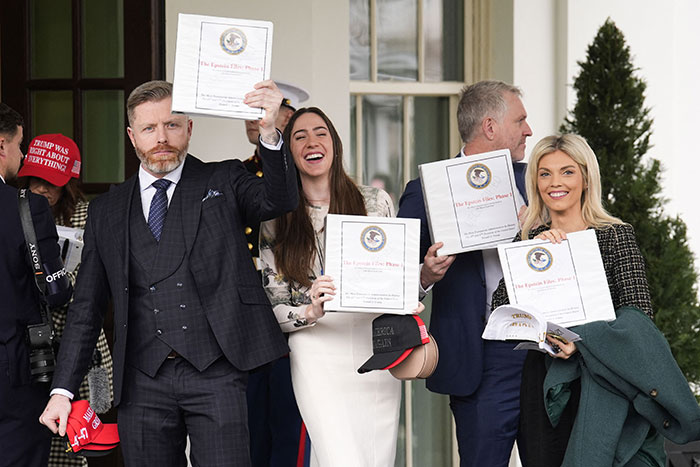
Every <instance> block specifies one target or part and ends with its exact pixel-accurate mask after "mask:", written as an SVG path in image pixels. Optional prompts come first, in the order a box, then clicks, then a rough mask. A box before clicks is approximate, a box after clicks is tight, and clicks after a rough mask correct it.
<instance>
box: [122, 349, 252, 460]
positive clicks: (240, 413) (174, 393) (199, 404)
mask: <svg viewBox="0 0 700 467" xmlns="http://www.w3.org/2000/svg"><path fill="white" fill-rule="evenodd" d="M124 376H125V381H124V385H125V386H124V395H123V400H122V402H121V404H120V405H119V407H118V412H117V422H118V426H119V438H120V440H121V446H122V452H123V453H124V460H125V464H126V465H128V466H129V467H139V466H142V467H153V466H156V465H167V466H173V467H176V466H183V467H184V466H186V465H187V459H186V457H185V444H186V437H187V435H189V437H190V460H191V461H192V465H194V466H231V465H235V466H244V467H245V466H249V465H250V454H249V441H248V420H247V417H248V415H247V407H246V395H245V393H246V385H247V382H248V374H247V372H241V371H239V370H238V369H236V368H235V367H234V366H233V365H231V364H230V363H229V362H228V360H226V359H225V358H224V357H222V358H220V359H219V360H217V361H216V362H214V363H213V364H212V365H210V366H209V367H208V368H207V369H206V370H204V371H202V372H199V371H198V370H197V369H196V368H195V367H193V366H192V365H191V364H190V363H188V362H187V360H185V359H183V358H182V357H177V358H174V359H167V360H166V361H165V362H164V363H163V365H162V366H161V367H160V369H159V370H158V373H157V374H156V376H155V377H154V378H151V377H149V376H148V375H146V374H145V373H142V372H141V371H139V370H137V369H136V368H133V367H129V366H127V367H126V371H125V375H124Z"/></svg>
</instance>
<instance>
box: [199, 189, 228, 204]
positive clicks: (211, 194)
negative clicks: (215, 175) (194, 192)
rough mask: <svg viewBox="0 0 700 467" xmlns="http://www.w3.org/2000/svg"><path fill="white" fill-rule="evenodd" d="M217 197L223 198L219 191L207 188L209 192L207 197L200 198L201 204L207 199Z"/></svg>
mask: <svg viewBox="0 0 700 467" xmlns="http://www.w3.org/2000/svg"><path fill="white" fill-rule="evenodd" d="M217 196H224V194H223V193H222V192H220V191H219V190H212V189H211V188H209V191H208V192H207V196H205V197H204V198H202V203H203V202H205V201H206V200H208V199H211V198H216V197H217Z"/></svg>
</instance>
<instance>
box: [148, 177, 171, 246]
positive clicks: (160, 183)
mask: <svg viewBox="0 0 700 467" xmlns="http://www.w3.org/2000/svg"><path fill="white" fill-rule="evenodd" d="M171 183H172V182H171V181H170V180H167V179H165V178H160V179H158V180H156V181H155V182H153V183H152V185H153V187H154V188H155V189H156V193H155V194H154V195H153V199H152V200H151V209H150V210H149V211H148V228H149V229H150V230H151V233H152V234H153V237H154V238H155V239H156V241H160V234H161V233H162V232H163V224H164V223H165V215H166V214H167V213H168V195H167V193H166V192H167V190H168V187H169V186H170V184H171Z"/></svg>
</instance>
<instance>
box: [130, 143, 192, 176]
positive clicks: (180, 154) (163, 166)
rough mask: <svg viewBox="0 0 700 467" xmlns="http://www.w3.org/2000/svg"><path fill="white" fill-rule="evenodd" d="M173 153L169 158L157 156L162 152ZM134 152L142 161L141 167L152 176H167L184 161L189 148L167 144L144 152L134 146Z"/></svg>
mask: <svg viewBox="0 0 700 467" xmlns="http://www.w3.org/2000/svg"><path fill="white" fill-rule="evenodd" d="M164 149H165V150H168V151H172V152H171V153H170V154H168V157H165V158H164V157H162V156H156V155H155V154H156V153H157V152H159V151H162V150H164ZM134 151H136V156H138V158H139V160H140V161H141V165H143V167H144V168H145V169H146V170H148V171H149V172H151V173H152V174H157V175H161V174H167V173H170V172H172V171H173V170H175V169H176V168H177V167H178V166H179V165H180V164H181V163H182V161H183V159H184V158H185V156H186V155H187V146H185V147H184V148H182V149H181V148H177V147H175V146H170V145H167V144H163V145H159V146H156V147H155V148H153V149H150V150H148V151H146V152H144V151H143V150H142V149H141V148H139V147H138V146H134Z"/></svg>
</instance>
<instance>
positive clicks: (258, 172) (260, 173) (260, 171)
mask: <svg viewBox="0 0 700 467" xmlns="http://www.w3.org/2000/svg"><path fill="white" fill-rule="evenodd" d="M255 175H257V176H258V177H262V176H263V173H262V170H258V171H257V172H255Z"/></svg>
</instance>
